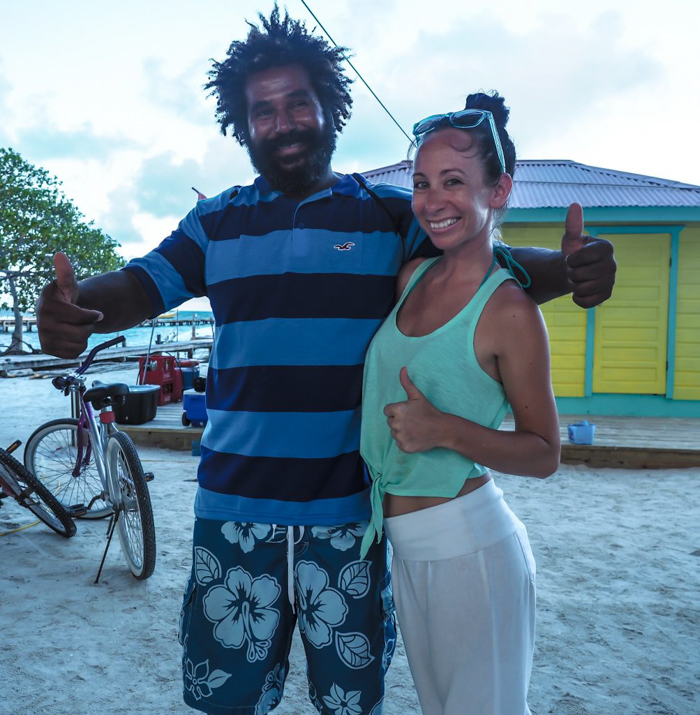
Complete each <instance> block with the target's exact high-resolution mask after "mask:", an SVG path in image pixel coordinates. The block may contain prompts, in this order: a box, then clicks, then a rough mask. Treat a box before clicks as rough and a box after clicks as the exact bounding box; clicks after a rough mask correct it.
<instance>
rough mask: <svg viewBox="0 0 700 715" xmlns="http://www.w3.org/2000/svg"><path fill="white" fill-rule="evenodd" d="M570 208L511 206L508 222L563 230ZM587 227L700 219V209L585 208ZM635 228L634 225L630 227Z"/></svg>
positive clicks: (685, 207)
mask: <svg viewBox="0 0 700 715" xmlns="http://www.w3.org/2000/svg"><path fill="white" fill-rule="evenodd" d="M567 211H568V208H547V209H508V213H507V215H506V219H505V223H506V225H508V224H511V223H560V224H561V226H562V230H563V228H564V220H565V219H566V212H567ZM583 218H584V220H585V222H586V228H588V224H589V223H595V222H599V221H615V222H618V221H619V222H621V223H625V224H628V225H629V224H634V223H649V222H652V221H658V222H660V223H661V222H663V223H678V222H683V223H685V222H687V221H700V208H698V207H696V206H695V207H694V206H622V207H617V206H612V207H610V206H605V207H598V208H596V207H591V208H586V207H584V209H583ZM630 228H631V226H630Z"/></svg>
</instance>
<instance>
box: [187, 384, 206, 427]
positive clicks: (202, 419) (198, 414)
mask: <svg viewBox="0 0 700 715" xmlns="http://www.w3.org/2000/svg"><path fill="white" fill-rule="evenodd" d="M182 406H183V407H184V408H185V412H184V413H183V415H182V422H183V424H185V425H187V424H192V425H194V426H195V427H201V426H203V425H205V424H206V423H207V404H206V398H205V396H204V393H203V392H196V391H195V390H185V391H184V392H183V393H182Z"/></svg>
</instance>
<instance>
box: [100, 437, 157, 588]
mask: <svg viewBox="0 0 700 715" xmlns="http://www.w3.org/2000/svg"><path fill="white" fill-rule="evenodd" d="M105 461H106V463H107V474H108V478H109V479H110V480H111V484H112V487H111V488H112V500H113V502H114V504H115V506H117V507H118V508H119V509H120V512H119V518H118V519H117V533H118V534H119V541H120V542H121V545H122V551H123V552H124V558H126V563H127V565H128V567H129V570H130V571H131V573H132V574H133V575H134V576H135V577H136V578H138V579H146V578H148V577H149V576H150V575H151V574H152V573H153V569H154V568H155V566H156V529H155V525H154V522H153V509H152V507H151V496H150V494H149V493H148V485H147V484H146V477H145V476H144V473H143V467H142V466H141V460H140V459H139V455H138V453H137V451H136V447H135V446H134V443H133V442H132V441H131V438H130V437H129V436H127V435H125V434H124V433H123V432H115V433H114V434H112V435H110V437H109V440H108V441H107V450H106V454H105Z"/></svg>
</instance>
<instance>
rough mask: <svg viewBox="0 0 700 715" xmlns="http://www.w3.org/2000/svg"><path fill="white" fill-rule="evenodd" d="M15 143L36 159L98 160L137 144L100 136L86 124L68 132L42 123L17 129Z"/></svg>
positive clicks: (118, 138) (119, 138)
mask: <svg viewBox="0 0 700 715" xmlns="http://www.w3.org/2000/svg"><path fill="white" fill-rule="evenodd" d="M17 144H18V146H21V147H22V150H23V151H24V152H26V153H27V154H30V155H31V156H35V157H37V158H38V160H39V161H43V160H46V159H68V158H70V159H97V160H102V159H105V158H106V157H107V156H108V155H109V154H111V153H112V152H114V151H117V150H120V149H131V148H134V147H137V146H139V145H138V144H137V143H136V142H134V141H132V140H130V139H126V138H124V137H108V136H100V135H98V134H96V133H95V132H94V130H93V128H92V127H91V125H89V124H85V125H83V127H82V128H80V129H73V130H69V131H62V130H57V129H51V128H50V127H48V128H47V127H46V126H43V127H40V126H37V127H32V128H30V129H23V130H20V131H19V132H17Z"/></svg>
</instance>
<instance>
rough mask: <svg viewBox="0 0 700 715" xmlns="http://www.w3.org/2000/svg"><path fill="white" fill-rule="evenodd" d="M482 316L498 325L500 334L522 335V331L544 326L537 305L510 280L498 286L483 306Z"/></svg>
mask: <svg viewBox="0 0 700 715" xmlns="http://www.w3.org/2000/svg"><path fill="white" fill-rule="evenodd" d="M484 316H485V317H487V319H488V321H489V323H493V324H494V325H497V326H498V328H499V330H498V333H499V334H501V335H508V334H515V335H522V333H523V332H524V331H532V330H533V329H541V328H544V319H543V318H542V313H541V312H540V309H539V306H538V305H537V303H536V302H535V301H534V300H533V299H532V298H531V297H530V296H529V295H528V294H527V293H526V292H525V291H524V290H523V289H522V288H521V287H520V286H519V285H518V284H517V283H516V282H515V281H512V280H508V281H504V282H503V283H501V285H500V286H498V288H497V289H496V290H495V292H494V294H493V296H491V300H489V302H488V303H487V304H486V307H485V308H484Z"/></svg>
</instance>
